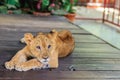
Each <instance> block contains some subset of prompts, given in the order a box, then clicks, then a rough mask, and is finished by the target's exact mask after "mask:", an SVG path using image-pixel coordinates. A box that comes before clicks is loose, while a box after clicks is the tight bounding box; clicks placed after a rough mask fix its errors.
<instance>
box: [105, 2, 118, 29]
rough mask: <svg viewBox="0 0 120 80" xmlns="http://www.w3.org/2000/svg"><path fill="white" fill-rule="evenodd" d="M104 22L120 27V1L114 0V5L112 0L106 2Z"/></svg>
mask: <svg viewBox="0 0 120 80" xmlns="http://www.w3.org/2000/svg"><path fill="white" fill-rule="evenodd" d="M103 22H109V23H111V24H114V25H117V26H119V27H120V0H113V5H111V3H110V0H104V11H103Z"/></svg>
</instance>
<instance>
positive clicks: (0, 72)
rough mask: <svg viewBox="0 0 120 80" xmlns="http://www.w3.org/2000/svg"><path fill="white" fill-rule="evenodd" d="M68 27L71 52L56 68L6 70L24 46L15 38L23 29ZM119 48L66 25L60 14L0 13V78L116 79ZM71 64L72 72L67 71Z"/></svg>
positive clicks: (119, 69) (52, 79)
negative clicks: (73, 39) (9, 61)
mask: <svg viewBox="0 0 120 80" xmlns="http://www.w3.org/2000/svg"><path fill="white" fill-rule="evenodd" d="M52 29H57V30H63V29H68V30H70V31H71V32H72V33H73V36H74V38H75V43H76V46H75V49H74V52H73V53H72V54H71V55H70V56H68V57H66V58H63V59H60V60H59V68H57V69H52V70H51V71H49V70H30V71H27V72H18V71H14V70H12V71H9V70H7V69H5V68H4V63H5V62H6V61H8V60H9V59H10V58H11V57H12V56H13V55H14V54H15V53H16V52H17V51H18V50H20V49H21V48H22V47H23V46H24V45H23V44H21V43H19V40H20V39H21V38H22V37H23V34H24V33H26V32H32V33H34V34H35V33H37V32H49V31H50V30H52ZM119 52H120V50H118V49H116V48H114V47H112V46H111V45H109V44H108V43H106V42H104V41H103V40H101V39H99V38H97V37H95V36H94V35H92V34H91V33H89V32H87V31H85V30H83V29H81V28H78V27H77V26H75V25H73V24H70V23H69V22H67V21H66V19H65V18H64V17H59V16H49V17H34V16H29V15H20V16H19V15H0V61H1V62H0V80H119V79H120V77H119V74H120V53H119ZM70 66H74V68H75V69H76V70H75V71H69V67H70Z"/></svg>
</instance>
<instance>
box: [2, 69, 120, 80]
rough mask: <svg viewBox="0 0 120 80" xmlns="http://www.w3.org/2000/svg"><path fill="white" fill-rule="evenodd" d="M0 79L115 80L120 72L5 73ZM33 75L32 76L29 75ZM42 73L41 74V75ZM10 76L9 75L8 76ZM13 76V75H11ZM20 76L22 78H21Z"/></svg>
mask: <svg viewBox="0 0 120 80" xmlns="http://www.w3.org/2000/svg"><path fill="white" fill-rule="evenodd" d="M6 73H7V74H6V75H5V74H4V76H3V77H2V78H1V79H12V78H13V79H15V78H16V77H15V75H16V76H17V78H18V79H22V80H40V79H42V80H64V79H65V80H69V79H70V80H78V79H79V80H89V79H90V80H109V79H110V80H112V79H113V80H114V79H115V80H117V79H120V77H119V74H120V71H28V72H21V73H23V74H20V72H16V71H14V72H13V71H6ZM31 73H33V74H31ZM41 73H42V74H41ZM10 74H11V75H10ZM13 74H15V75H13ZM21 76H22V77H21Z"/></svg>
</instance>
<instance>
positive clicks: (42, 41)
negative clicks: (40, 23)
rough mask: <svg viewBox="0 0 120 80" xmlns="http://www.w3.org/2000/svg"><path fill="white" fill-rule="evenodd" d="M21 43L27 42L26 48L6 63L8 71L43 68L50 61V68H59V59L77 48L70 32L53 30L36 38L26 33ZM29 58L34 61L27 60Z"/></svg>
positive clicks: (39, 34)
mask: <svg viewBox="0 0 120 80" xmlns="http://www.w3.org/2000/svg"><path fill="white" fill-rule="evenodd" d="M21 41H22V42H25V43H26V46H25V47H24V48H23V49H22V50H20V51H18V52H17V53H16V55H15V56H14V57H13V58H12V59H11V60H10V61H8V62H6V63H5V67H6V68H7V69H10V70H11V69H15V70H17V71H27V70H30V69H34V68H42V67H43V66H44V64H43V62H42V61H44V60H48V64H49V67H50V68H57V67H58V57H66V56H67V55H69V54H70V53H71V52H72V51H73V49H74V46H75V42H74V38H73V37H72V34H71V32H70V31H68V30H63V31H59V32H57V31H56V30H52V31H51V32H50V33H48V34H44V33H38V35H37V36H35V37H34V36H33V35H32V34H31V33H26V34H25V35H24V38H22V39H21ZM28 57H33V59H30V60H27V58H28Z"/></svg>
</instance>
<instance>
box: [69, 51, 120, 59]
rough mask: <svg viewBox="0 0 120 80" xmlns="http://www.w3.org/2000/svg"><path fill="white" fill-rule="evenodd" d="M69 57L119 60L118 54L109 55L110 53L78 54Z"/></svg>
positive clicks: (119, 55)
mask: <svg viewBox="0 0 120 80" xmlns="http://www.w3.org/2000/svg"><path fill="white" fill-rule="evenodd" d="M69 57H71V58H72V57H73V58H101V59H105V58H106V59H119V58H120V54H119V53H110V52H106V53H105V52H84V53H83V52H80V53H72V54H71V55H70V56H69Z"/></svg>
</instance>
